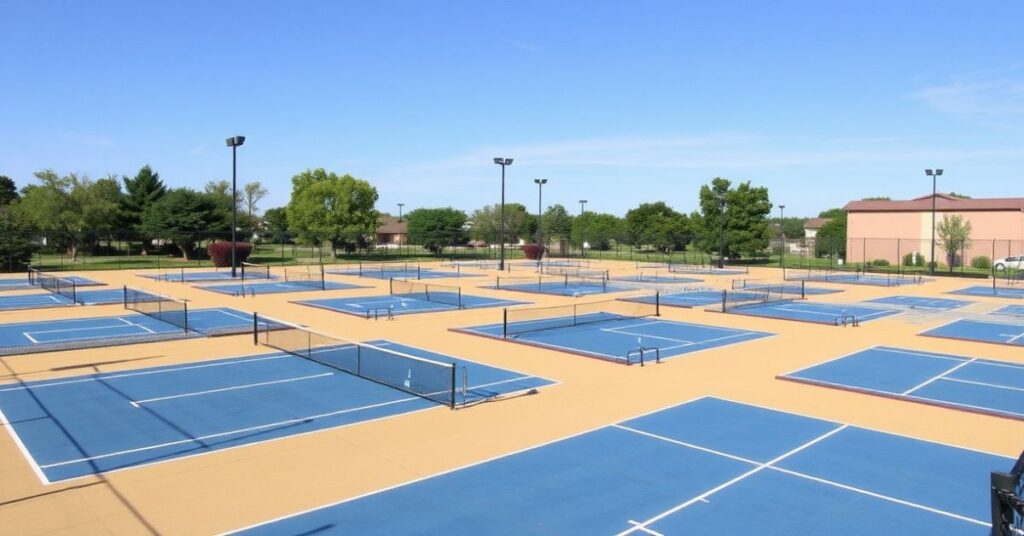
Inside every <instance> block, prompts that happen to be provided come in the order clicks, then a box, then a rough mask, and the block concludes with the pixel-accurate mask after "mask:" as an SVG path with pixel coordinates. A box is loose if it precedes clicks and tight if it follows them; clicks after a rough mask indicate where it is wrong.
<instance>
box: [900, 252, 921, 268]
mask: <svg viewBox="0 0 1024 536" xmlns="http://www.w3.org/2000/svg"><path fill="white" fill-rule="evenodd" d="M903 266H924V256H922V255H920V254H915V253H907V254H906V255H904V256H903Z"/></svg>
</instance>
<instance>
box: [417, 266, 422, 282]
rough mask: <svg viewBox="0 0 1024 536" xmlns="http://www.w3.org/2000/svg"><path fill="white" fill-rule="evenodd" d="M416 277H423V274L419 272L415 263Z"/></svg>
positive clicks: (418, 267)
mask: <svg viewBox="0 0 1024 536" xmlns="http://www.w3.org/2000/svg"><path fill="white" fill-rule="evenodd" d="M416 279H417V280H418V279H423V274H422V273H420V265H418V264H417V265H416Z"/></svg>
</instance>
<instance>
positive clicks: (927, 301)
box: [864, 296, 974, 310]
mask: <svg viewBox="0 0 1024 536" xmlns="http://www.w3.org/2000/svg"><path fill="white" fill-rule="evenodd" d="M864 303H882V304H885V305H899V306H901V307H909V308H911V309H940V310H949V309H957V308H960V307H964V306H967V305H970V304H972V303H974V302H972V301H966V300H951V299H949V298H926V297H922V296H886V297H884V298H875V299H873V300H867V301H865V302H864Z"/></svg>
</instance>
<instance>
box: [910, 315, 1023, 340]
mask: <svg viewBox="0 0 1024 536" xmlns="http://www.w3.org/2000/svg"><path fill="white" fill-rule="evenodd" d="M919 335H924V336H926V337H943V338H947V339H961V340H965V341H978V342H988V343H993V344H1009V345H1010V346H1024V326H1021V325H1017V324H1000V323H998V322H981V321H979V320H957V321H955V322H950V323H949V324H946V325H944V326H939V327H937V328H935V329H932V330H929V331H926V332H924V333H920V334H919Z"/></svg>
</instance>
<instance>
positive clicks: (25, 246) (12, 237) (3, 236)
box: [0, 201, 35, 272]
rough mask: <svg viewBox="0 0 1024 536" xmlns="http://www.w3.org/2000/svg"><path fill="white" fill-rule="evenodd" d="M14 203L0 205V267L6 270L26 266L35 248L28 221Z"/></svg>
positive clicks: (16, 269) (13, 270) (11, 270)
mask: <svg viewBox="0 0 1024 536" xmlns="http://www.w3.org/2000/svg"><path fill="white" fill-rule="evenodd" d="M16 204H17V201H15V202H14V204H13V205H2V206H0V268H2V269H4V270H6V271H8V272H16V271H22V270H24V269H25V268H27V267H28V264H29V262H31V260H32V252H33V251H34V250H35V245H34V244H33V243H32V240H31V236H32V234H31V230H30V229H29V225H28V222H27V221H26V220H25V217H24V215H23V214H22V212H21V211H19V210H18V208H17V206H16Z"/></svg>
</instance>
